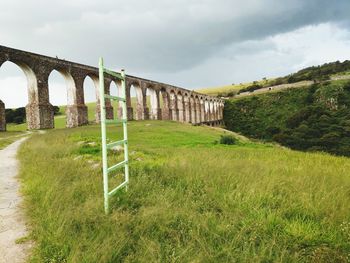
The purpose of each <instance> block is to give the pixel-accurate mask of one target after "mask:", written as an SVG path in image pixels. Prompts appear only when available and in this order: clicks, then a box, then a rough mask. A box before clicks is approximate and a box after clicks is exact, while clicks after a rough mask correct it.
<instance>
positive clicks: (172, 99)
mask: <svg viewBox="0 0 350 263" xmlns="http://www.w3.org/2000/svg"><path fill="white" fill-rule="evenodd" d="M5 61H11V62H13V63H15V64H16V65H18V66H19V67H20V68H21V69H22V70H23V72H24V73H25V75H26V77H27V82H28V95H29V96H28V97H29V100H28V104H27V106H26V114H27V124H28V128H29V129H48V128H53V127H54V114H53V107H52V105H51V104H50V100H49V89H48V78H49V75H50V73H51V72H52V71H53V70H57V71H58V72H60V73H61V74H62V76H63V77H64V78H65V80H66V84H67V85H66V86H67V94H68V98H67V101H68V103H67V108H66V115H67V124H66V126H67V127H70V128H71V127H76V126H81V125H85V124H87V123H88V111H87V107H86V105H85V99H84V80H85V79H86V78H87V77H90V78H91V79H92V80H93V82H94V85H95V89H96V104H97V107H96V114H95V117H96V121H97V122H99V121H100V107H99V105H100V102H99V101H100V99H99V95H98V94H99V92H98V89H99V81H98V68H96V67H90V66H86V65H82V64H78V63H74V62H70V61H66V60H62V59H58V58H52V57H47V56H43V55H38V54H34V53H30V52H26V51H21V50H17V49H12V48H8V47H4V46H0V67H1V65H2V64H3V63H4V62H5ZM112 82H114V83H116V85H117V87H118V89H120V81H119V80H118V79H115V77H113V76H110V75H108V74H106V76H105V87H106V90H105V92H106V94H110V85H111V83H112ZM132 87H133V88H134V89H135V91H136V107H135V108H133V107H132V105H131V96H130V89H131V88H132ZM0 88H1V87H0ZM147 94H148V95H149V96H150V104H151V105H150V107H149V106H148V105H147ZM126 97H127V117H128V119H129V120H132V119H134V117H133V113H135V115H136V120H148V119H153V120H161V119H163V120H174V121H181V122H189V123H192V124H199V123H206V124H217V123H220V122H221V120H222V110H223V101H222V100H221V99H218V98H215V97H211V96H207V95H204V94H200V93H197V92H195V91H189V90H186V89H183V88H179V87H175V86H172V85H168V84H164V83H159V82H156V81H152V80H147V79H142V78H138V77H134V76H130V75H127V76H126ZM161 99H162V101H163V103H162V108H161V103H160V100H161ZM118 112H119V114H118ZM106 113H107V118H110V119H112V118H114V117H117V116H114V115H119V117H121V114H120V109H115V111H113V107H112V105H111V103H110V101H109V100H106Z"/></svg>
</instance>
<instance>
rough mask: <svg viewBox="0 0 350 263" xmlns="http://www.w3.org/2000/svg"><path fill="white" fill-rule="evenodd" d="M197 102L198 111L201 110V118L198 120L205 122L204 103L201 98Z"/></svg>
mask: <svg viewBox="0 0 350 263" xmlns="http://www.w3.org/2000/svg"><path fill="white" fill-rule="evenodd" d="M199 103H200V111H201V120H200V122H201V123H203V122H205V105H204V100H203V98H200V99H199Z"/></svg>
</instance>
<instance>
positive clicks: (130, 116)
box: [126, 81, 134, 121]
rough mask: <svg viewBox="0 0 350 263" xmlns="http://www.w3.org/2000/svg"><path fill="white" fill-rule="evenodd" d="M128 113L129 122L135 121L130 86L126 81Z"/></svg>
mask: <svg viewBox="0 0 350 263" xmlns="http://www.w3.org/2000/svg"><path fill="white" fill-rule="evenodd" d="M126 111H127V117H128V121H131V120H133V119H134V109H133V108H132V107H131V96H130V85H128V82H127V81H126Z"/></svg>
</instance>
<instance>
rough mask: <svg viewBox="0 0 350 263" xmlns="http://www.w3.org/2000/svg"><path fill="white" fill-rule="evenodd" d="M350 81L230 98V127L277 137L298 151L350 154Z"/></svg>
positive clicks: (257, 135)
mask: <svg viewBox="0 0 350 263" xmlns="http://www.w3.org/2000/svg"><path fill="white" fill-rule="evenodd" d="M349 105H350V82H346V81H334V82H325V83H320V84H315V85H313V86H311V87H308V88H300V89H289V90H286V91H281V92H277V93H271V94H264V95H259V96H254V97H249V98H243V99H236V100H229V101H227V102H226V104H225V109H224V120H225V124H226V125H227V127H228V128H229V129H230V130H232V131H236V132H240V133H242V134H244V135H246V136H249V137H252V138H257V139H265V140H274V141H277V142H279V143H280V144H282V145H285V146H288V147H290V148H292V149H297V150H308V151H325V152H329V153H332V154H337V155H345V156H350V139H349V138H350V121H349V117H350V107H349Z"/></svg>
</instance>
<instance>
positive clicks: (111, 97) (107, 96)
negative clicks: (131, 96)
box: [105, 94, 125, 101]
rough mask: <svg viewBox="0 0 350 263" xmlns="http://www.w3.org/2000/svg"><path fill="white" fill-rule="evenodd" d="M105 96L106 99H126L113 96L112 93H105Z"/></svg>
mask: <svg viewBox="0 0 350 263" xmlns="http://www.w3.org/2000/svg"><path fill="white" fill-rule="evenodd" d="M105 98H106V99H110V100H118V101H125V98H122V97H117V96H111V95H108V94H105Z"/></svg>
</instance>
